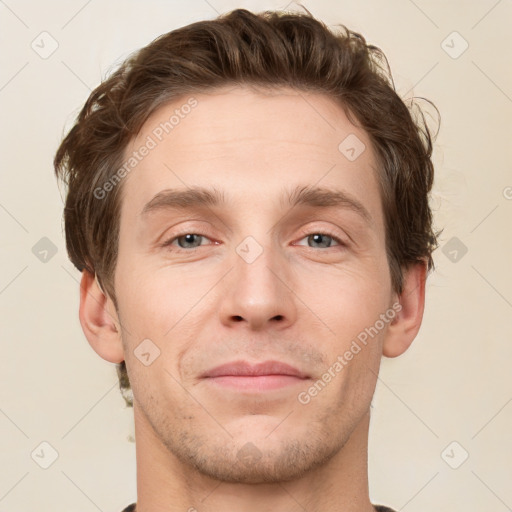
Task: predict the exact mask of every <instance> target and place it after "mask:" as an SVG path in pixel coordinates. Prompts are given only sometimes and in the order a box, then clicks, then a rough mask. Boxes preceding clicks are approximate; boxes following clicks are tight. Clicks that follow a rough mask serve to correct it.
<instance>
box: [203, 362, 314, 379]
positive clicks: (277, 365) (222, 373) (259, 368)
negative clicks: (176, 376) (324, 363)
mask: <svg viewBox="0 0 512 512" xmlns="http://www.w3.org/2000/svg"><path fill="white" fill-rule="evenodd" d="M262 375H289V376H291V377H297V378H299V379H308V378H309V376H308V375H307V374H305V373H304V372H302V371H300V370H299V369H298V368H295V367H294V366H291V365H289V364H287V363H283V362H281V361H264V362H262V363H257V364H250V363H248V362H246V361H232V362H230V363H226V364H222V365H220V366H216V367H215V368H212V369H210V370H208V371H207V372H205V373H204V374H203V375H201V377H203V378H213V377H233V376H234V377H258V376H262Z"/></svg>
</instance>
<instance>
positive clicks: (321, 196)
mask: <svg viewBox="0 0 512 512" xmlns="http://www.w3.org/2000/svg"><path fill="white" fill-rule="evenodd" d="M280 204H281V206H283V207H284V206H288V207H291V208H295V207H296V206H309V207H317V208H329V207H337V208H344V209H348V210H352V211H354V212H355V213H357V214H358V215H359V216H360V217H362V218H363V220H365V221H366V222H367V223H368V224H372V217H371V215H370V213H369V212H368V210H367V209H366V208H365V207H364V206H363V204H362V203H361V202H360V201H359V200H357V199H356V198H355V197H354V196H352V195H351V194H349V193H348V192H345V191H343V190H332V189H330V188H326V187H315V186H297V187H295V188H294V189H292V190H288V189H285V190H284V191H283V194H282V196H281V199H280ZM225 205H226V198H225V196H224V194H223V193H222V192H221V191H220V190H218V189H216V188H212V189H208V188H204V187H193V188H189V189H186V190H173V189H165V190H162V191H161V192H159V193H158V194H156V195H155V196H154V197H153V199H151V200H150V201H149V202H148V203H147V204H146V205H145V206H144V208H143V209H142V212H141V216H142V217H146V216H147V215H148V214H149V213H151V212H155V211H159V210H170V209H175V210H194V209H199V208H204V207H219V206H225Z"/></svg>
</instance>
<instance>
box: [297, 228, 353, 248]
mask: <svg viewBox="0 0 512 512" xmlns="http://www.w3.org/2000/svg"><path fill="white" fill-rule="evenodd" d="M304 239H307V241H308V243H313V244H319V246H316V247H315V246H314V245H313V246H312V247H313V248H314V249H315V248H318V247H319V248H322V249H325V248H327V249H328V248H329V247H331V246H332V242H333V241H334V242H336V244H337V245H341V246H345V244H344V243H343V242H342V241H341V240H340V239H339V238H338V237H336V236H334V235H331V234H329V233H323V232H318V233H311V234H310V235H307V236H305V237H304V238H302V240H304ZM310 247H311V246H310Z"/></svg>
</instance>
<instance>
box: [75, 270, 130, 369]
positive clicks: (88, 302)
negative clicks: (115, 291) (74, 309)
mask: <svg viewBox="0 0 512 512" xmlns="http://www.w3.org/2000/svg"><path fill="white" fill-rule="evenodd" d="M78 316H79V318H80V324H81V326H82V330H83V331H84V334H85V336H86V338H87V340H88V341H89V344H90V345H91V347H92V348H93V350H94V351H95V352H96V353H97V354H98V355H100V356H101V357H102V358H103V359H105V360H106V361H110V362H111V363H120V362H122V361H124V350H123V344H122V339H121V328H120V324H119V319H118V317H117V312H116V309H115V306H114V303H113V302H112V299H111V298H110V297H108V296H107V295H105V293H104V292H103V291H102V289H101V288H100V286H99V284H98V281H97V280H96V278H95V275H93V274H91V273H90V272H88V271H87V270H83V271H82V280H81V282H80V311H79V315H78Z"/></svg>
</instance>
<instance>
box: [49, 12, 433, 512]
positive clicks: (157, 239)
mask: <svg viewBox="0 0 512 512" xmlns="http://www.w3.org/2000/svg"><path fill="white" fill-rule="evenodd" d="M384 62H385V57H384V55H383V54H382V52H381V51H380V50H379V49H378V48H376V47H374V46H369V45H367V44H366V41H365V39H364V38H363V37H362V36H361V35H359V34H356V33H354V32H351V31H350V30H348V29H346V28H345V27H343V30H340V31H339V32H338V33H334V32H331V31H330V30H329V29H328V28H327V27H326V26H325V25H324V24H323V23H321V22H319V21H317V20H315V19H314V18H313V17H312V16H311V15H310V14H309V13H308V15H302V14H301V15H299V14H285V13H282V12H266V13H263V14H259V15H257V14H253V13H250V12H248V11H247V10H235V11H233V12H231V13H229V14H226V15H223V16H221V17H219V18H218V19H216V20H212V21H203V22H198V23H194V24H192V25H189V26H187V27H182V28H180V29H177V30H174V31H172V32H170V33H168V34H165V35H163V36H161V37H160V38H158V39H156V40H155V41H153V42H152V43H151V44H149V45H148V46H147V47H145V48H142V49H141V50H140V51H139V52H137V53H135V54H134V55H133V56H131V57H130V58H129V59H128V60H127V61H126V62H125V63H124V64H123V65H122V66H121V67H120V68H119V69H118V70H117V71H116V72H115V73H114V74H113V75H112V76H111V77H110V78H108V79H107V80H105V81H104V82H103V83H102V84H101V85H100V86H99V87H98V88H97V89H96V90H95V91H93V93H92V94H91V96H90V97H89V99H88V100H87V102H86V104H85V106H84V108H83V110H82V111H81V113H80V115H79V116H78V119H77V121H76V124H75V125H74V126H73V128H72V129H71V130H70V132H69V134H68V135H67V136H66V138H65V139H64V141H63V142H62V145H61V146H60V148H59V150H58V152H57V154H56V157H55V168H56V172H57V175H58V176H59V178H61V179H62V180H63V181H64V182H65V183H66V184H67V185H68V195H67V199H66V207H65V231H66V242H67V248H68V253H69V256H70V258H71V260H72V262H73V263H74V264H75V266H76V267H77V268H78V269H79V270H81V271H82V282H81V300H80V313H79V316H80V322H81V325H82V328H83V331H84V333H85V335H86V337H87V339H88V341H89V343H90V344H91V346H92V347H93V349H94V350H95V351H96V352H97V353H98V354H99V355H100V356H101V357H102V358H103V359H105V360H107V361H110V362H112V363H116V364H117V368H118V371H119V377H120V384H121V387H122V389H123V391H124V392H127V390H129V391H131V392H132V393H133V398H132V399H130V400H129V402H130V403H133V407H134V419H135V441H136V457H137V504H136V505H135V504H132V505H130V506H129V507H127V508H126V509H125V511H134V510H136V511H137V512H175V511H189V512H193V511H198V512H219V511H221V512H231V511H244V512H253V511H254V512H256V511H258V512H261V511H263V510H269V511H270V510H272V511H273V512H281V511H285V510H286V511H304V510H307V511H309V512H320V511H321V512H335V511H344V512H356V511H357V512H370V511H371V512H375V510H377V511H390V510H391V509H390V508H387V507H384V506H379V505H373V504H372V503H371V502H370V498H369V489H368V475H367V473H368V472H367V446H368V431H369V421H370V404H371V399H372V396H373V393H374V390H375V385H376V380H377V376H378V372H379V366H380V360H381V358H382V356H383V355H384V356H386V357H396V356H398V355H400V354H402V353H403V352H404V351H405V350H407V348H408V347H409V346H410V344H411V343H412V341H413V339H414V338H415V336H416V334H417V332H418V330H419V328H420V325H421V321H422V315H423V308H424V295H425V279H426V276H427V273H428V271H429V270H430V269H431V268H432V256H431V254H432V251H433V250H434V249H435V247H436V243H437V241H436V234H435V233H434V231H433V228H432V215H431V211H430V209H429V206H428V194H429V192H430V189H431V187H432V182H433V166H432V162H431V153H432V142H431V136H430V133H429V130H428V128H427V127H426V125H425V124H423V126H422V125H420V124H419V123H418V124H416V123H415V121H414V120H413V117H412V116H411V113H410V111H409V109H408V108H407V107H406V106H405V105H404V103H403V102H402V100H401V99H400V98H399V96H398V95H397V94H396V93H395V91H394V88H393V86H392V81H391V77H390V75H389V76H388V74H386V71H385V67H384V66H383V65H382V63H384Z"/></svg>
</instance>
